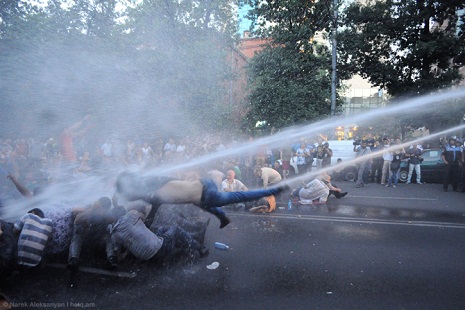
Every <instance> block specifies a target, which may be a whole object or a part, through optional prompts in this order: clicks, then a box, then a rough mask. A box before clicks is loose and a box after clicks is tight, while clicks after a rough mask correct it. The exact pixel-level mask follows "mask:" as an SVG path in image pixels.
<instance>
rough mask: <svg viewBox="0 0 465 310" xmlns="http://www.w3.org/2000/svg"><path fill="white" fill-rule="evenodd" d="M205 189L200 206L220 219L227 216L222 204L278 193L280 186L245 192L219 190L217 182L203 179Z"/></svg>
mask: <svg viewBox="0 0 465 310" xmlns="http://www.w3.org/2000/svg"><path fill="white" fill-rule="evenodd" d="M202 183H203V191H202V199H201V203H200V207H201V208H203V209H205V210H206V211H208V212H210V213H212V214H214V215H215V216H216V217H218V218H219V219H220V220H221V219H222V218H223V217H224V216H225V213H224V211H223V210H222V209H221V206H225V205H229V204H232V203H238V202H246V201H252V200H257V199H259V198H262V197H266V196H271V195H276V194H278V193H279V192H280V189H278V188H276V187H275V188H267V189H259V190H253V191H243V192H219V191H218V187H217V186H216V184H215V182H213V180H210V179H202Z"/></svg>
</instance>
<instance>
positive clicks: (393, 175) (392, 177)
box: [388, 167, 400, 186]
mask: <svg viewBox="0 0 465 310" xmlns="http://www.w3.org/2000/svg"><path fill="white" fill-rule="evenodd" d="M399 175H400V167H399V169H397V171H391V175H390V176H389V180H388V185H389V186H391V185H392V184H393V185H396V186H397V182H399Z"/></svg>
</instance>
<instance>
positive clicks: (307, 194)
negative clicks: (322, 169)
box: [299, 173, 347, 205]
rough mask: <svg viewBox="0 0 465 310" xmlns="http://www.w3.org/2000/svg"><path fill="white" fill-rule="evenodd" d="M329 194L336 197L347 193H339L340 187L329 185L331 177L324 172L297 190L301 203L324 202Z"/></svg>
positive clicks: (315, 203)
mask: <svg viewBox="0 0 465 310" xmlns="http://www.w3.org/2000/svg"><path fill="white" fill-rule="evenodd" d="M330 194H334V195H335V196H336V198H342V197H344V196H345V195H347V193H346V192H345V193H341V189H339V188H337V187H334V186H333V185H331V177H330V176H329V175H328V174H326V173H322V174H320V175H319V176H318V177H317V178H315V179H314V180H313V181H311V182H309V183H307V184H306V185H305V186H304V187H302V188H301V189H300V190H299V198H300V202H301V203H303V204H313V205H319V204H326V201H327V199H328V197H329V195H330Z"/></svg>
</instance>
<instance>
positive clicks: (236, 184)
mask: <svg viewBox="0 0 465 310" xmlns="http://www.w3.org/2000/svg"><path fill="white" fill-rule="evenodd" d="M235 177H236V173H235V172H234V170H229V171H228V172H227V173H226V179H225V180H224V181H223V182H222V183H221V189H222V190H223V192H239V191H247V190H249V189H248V188H247V186H245V185H244V183H242V182H241V181H239V180H236V179H235Z"/></svg>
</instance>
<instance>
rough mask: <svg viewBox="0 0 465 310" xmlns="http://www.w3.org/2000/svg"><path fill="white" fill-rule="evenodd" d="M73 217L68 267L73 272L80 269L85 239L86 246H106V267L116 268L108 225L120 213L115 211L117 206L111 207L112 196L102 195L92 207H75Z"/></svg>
mask: <svg viewBox="0 0 465 310" xmlns="http://www.w3.org/2000/svg"><path fill="white" fill-rule="evenodd" d="M116 211H118V210H116ZM73 218H74V221H73V235H72V239H71V243H70V245H69V255H68V269H70V270H71V271H73V272H75V271H77V270H78V268H79V261H80V256H81V249H82V244H83V243H84V240H85V241H86V242H85V244H86V246H97V247H99V246H102V245H103V246H105V250H106V255H107V262H106V266H105V267H106V268H108V269H116V267H117V259H116V253H115V252H114V251H113V247H112V246H111V242H110V241H109V235H108V232H107V227H108V225H110V224H112V223H114V222H115V221H116V220H117V219H118V218H119V214H118V213H115V208H113V209H112V208H111V200H110V198H108V197H101V198H100V199H99V200H97V201H96V202H94V204H93V205H92V206H90V207H87V208H75V209H73ZM102 243H103V244H102Z"/></svg>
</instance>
